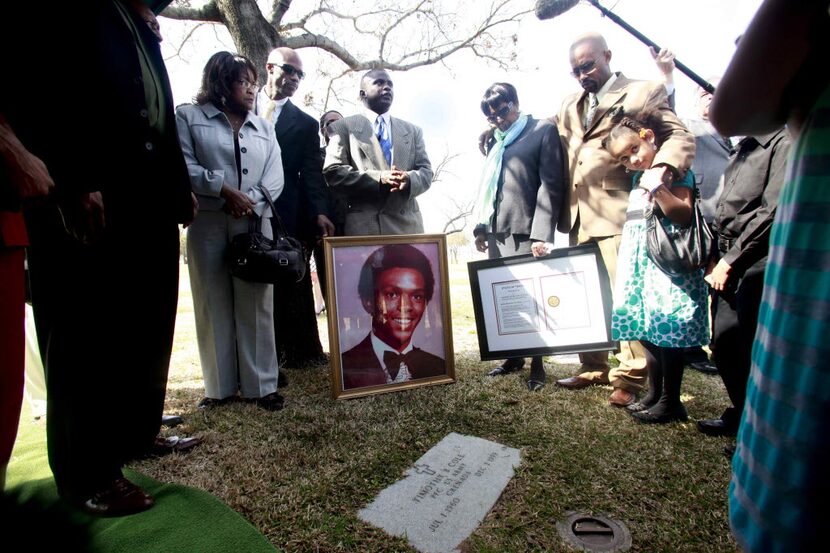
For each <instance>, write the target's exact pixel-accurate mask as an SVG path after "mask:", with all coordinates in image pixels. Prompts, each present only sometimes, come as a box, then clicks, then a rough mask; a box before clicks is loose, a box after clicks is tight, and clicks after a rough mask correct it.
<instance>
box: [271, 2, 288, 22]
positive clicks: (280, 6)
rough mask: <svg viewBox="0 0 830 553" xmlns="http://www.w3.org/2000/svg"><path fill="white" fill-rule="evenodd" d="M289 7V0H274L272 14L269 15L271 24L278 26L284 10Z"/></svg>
mask: <svg viewBox="0 0 830 553" xmlns="http://www.w3.org/2000/svg"><path fill="white" fill-rule="evenodd" d="M290 7H291V0H274V15H273V17H271V25H273V26H274V27H275V28H279V26H280V24H281V23H282V18H283V16H285V12H287V11H288V8H290Z"/></svg>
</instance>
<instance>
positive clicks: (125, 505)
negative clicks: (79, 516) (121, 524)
mask: <svg viewBox="0 0 830 553" xmlns="http://www.w3.org/2000/svg"><path fill="white" fill-rule="evenodd" d="M153 503H154V502H153V498H152V497H150V496H149V495H147V494H146V493H144V490H142V489H141V488H139V487H138V486H136V485H135V484H133V483H132V482H130V481H129V480H127V479H126V478H124V477H121V478H117V479H116V480H113V481H112V482H110V484H109V485H108V486H107V487H105V488H103V489H102V490H100V491H98V492H96V493H95V494H93V496H92V497H90V498H89V499H87V500H86V501H84V502H83V503H81V504H80V508H81V510H83V511H84V512H86V513H88V514H90V515H95V516H99V517H122V516H125V515H132V514H135V513H140V512H141V511H146V510H147V509H149V508H150V507H152V506H153Z"/></svg>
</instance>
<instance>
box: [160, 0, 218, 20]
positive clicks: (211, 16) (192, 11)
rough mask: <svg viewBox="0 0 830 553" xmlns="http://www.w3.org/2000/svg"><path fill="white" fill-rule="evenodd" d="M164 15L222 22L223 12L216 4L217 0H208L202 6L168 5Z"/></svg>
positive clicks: (180, 18)
mask: <svg viewBox="0 0 830 553" xmlns="http://www.w3.org/2000/svg"><path fill="white" fill-rule="evenodd" d="M160 15H161V16H162V17H169V18H170V19H179V20H185V21H187V20H192V21H205V22H212V23H222V14H221V13H220V12H219V8H218V7H217V6H216V2H215V1H212V2H208V3H207V4H205V5H204V6H202V7H201V8H190V7H176V6H173V5H170V6H167V7H166V8H165V9H164V11H162V12H161V14H160Z"/></svg>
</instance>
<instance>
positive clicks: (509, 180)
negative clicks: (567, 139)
mask: <svg viewBox="0 0 830 553" xmlns="http://www.w3.org/2000/svg"><path fill="white" fill-rule="evenodd" d="M492 144H493V141H492V140H491V142H490V143H489V144H488V151H489V148H490V147H492ZM567 192H568V177H567V174H566V173H565V162H564V156H563V154H562V145H561V142H560V140H559V131H558V129H557V128H556V125H555V124H554V123H553V122H551V121H548V120H544V121H540V120H538V119H534V118H533V117H530V118H529V119H528V122H527V125H526V126H525V128H524V130H522V133H521V134H520V135H519V136H518V138H516V140H515V141H514V142H513V143H512V144H510V145H509V146H508V147H507V148H505V150H504V157H503V158H502V166H501V175H500V176H499V184H498V193H497V195H496V206H495V207H496V210H495V218H494V223H493V229H492V232H494V233H499V234H505V235H507V234H524V235H528V236H530V238H531V239H533V240H542V241H544V242H553V238H554V235H555V233H556V223H557V221H558V220H559V213H560V211H561V208H562V205H563V202H564V199H565V198H566V197H567ZM481 232H485V227H484V226H483V225H478V226H476V228H475V230H474V231H473V233H474V234H479V233H481Z"/></svg>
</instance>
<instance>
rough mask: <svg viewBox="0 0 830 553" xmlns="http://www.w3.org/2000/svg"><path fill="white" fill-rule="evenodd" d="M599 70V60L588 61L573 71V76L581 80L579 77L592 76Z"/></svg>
mask: <svg viewBox="0 0 830 553" xmlns="http://www.w3.org/2000/svg"><path fill="white" fill-rule="evenodd" d="M596 68H597V60H594V61H586V62H585V63H583V64H582V65H577V66H576V67H574V68H573V70H572V71H571V75H573V76H574V77H576V78H577V79H578V78H579V75H590V74H591V72H592V71H593V70H594V69H596Z"/></svg>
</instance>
